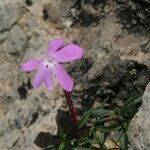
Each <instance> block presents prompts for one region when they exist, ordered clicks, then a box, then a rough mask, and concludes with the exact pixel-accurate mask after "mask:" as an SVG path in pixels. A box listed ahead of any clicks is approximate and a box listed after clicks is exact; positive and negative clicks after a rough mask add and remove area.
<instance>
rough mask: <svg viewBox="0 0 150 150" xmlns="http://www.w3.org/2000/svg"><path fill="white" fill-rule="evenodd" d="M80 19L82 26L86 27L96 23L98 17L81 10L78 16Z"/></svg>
mask: <svg viewBox="0 0 150 150" xmlns="http://www.w3.org/2000/svg"><path fill="white" fill-rule="evenodd" d="M78 18H79V19H80V24H81V26H83V27H88V26H90V25H91V24H94V23H95V24H96V25H97V24H98V21H99V18H98V17H97V16H94V15H93V14H90V13H87V12H85V11H83V12H82V13H81V14H80V15H79V17H78Z"/></svg>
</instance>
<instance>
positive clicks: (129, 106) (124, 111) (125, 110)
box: [121, 96, 142, 116]
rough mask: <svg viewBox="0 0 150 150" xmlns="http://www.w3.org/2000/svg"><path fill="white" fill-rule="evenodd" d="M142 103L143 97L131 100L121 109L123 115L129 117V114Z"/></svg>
mask: <svg viewBox="0 0 150 150" xmlns="http://www.w3.org/2000/svg"><path fill="white" fill-rule="evenodd" d="M141 101H142V96H140V97H134V98H133V97H132V98H130V99H129V100H128V101H127V102H126V104H125V105H124V106H123V107H122V109H121V115H122V116H126V115H128V112H129V111H130V110H131V109H132V108H133V107H135V105H136V104H138V103H140V102H141Z"/></svg>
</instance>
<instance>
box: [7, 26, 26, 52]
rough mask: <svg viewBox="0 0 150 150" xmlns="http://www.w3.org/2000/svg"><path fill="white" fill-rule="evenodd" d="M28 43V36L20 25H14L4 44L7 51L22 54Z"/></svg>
mask: <svg viewBox="0 0 150 150" xmlns="http://www.w3.org/2000/svg"><path fill="white" fill-rule="evenodd" d="M26 43H27V36H26V34H25V33H24V31H23V30H22V29H21V28H20V27H19V26H14V27H13V28H12V29H11V31H10V32H9V37H8V38H7V40H6V42H5V44H4V50H5V52H8V53H10V54H20V53H21V52H22V50H24V48H25V46H26Z"/></svg>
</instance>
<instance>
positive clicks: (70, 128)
mask: <svg viewBox="0 0 150 150" xmlns="http://www.w3.org/2000/svg"><path fill="white" fill-rule="evenodd" d="M56 122H57V126H58V133H57V135H51V134H50V133H49V132H40V133H39V134H38V136H37V137H36V139H35V141H34V143H35V145H36V146H38V147H40V148H44V149H45V148H46V149H47V150H48V147H51V146H52V147H53V146H54V148H56V147H58V146H59V145H60V143H61V142H62V141H63V140H64V138H65V137H64V135H65V136H66V137H67V138H68V137H69V138H70V139H71V138H75V137H77V126H76V125H75V124H74V122H73V120H72V116H71V115H69V112H66V111H63V110H58V113H57V118H56ZM66 149H71V147H70V145H69V142H68V145H67V147H66Z"/></svg>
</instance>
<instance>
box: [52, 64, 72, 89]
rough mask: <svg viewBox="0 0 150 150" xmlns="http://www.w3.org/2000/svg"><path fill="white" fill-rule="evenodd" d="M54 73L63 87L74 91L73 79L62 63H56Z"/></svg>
mask: <svg viewBox="0 0 150 150" xmlns="http://www.w3.org/2000/svg"><path fill="white" fill-rule="evenodd" d="M54 73H55V75H56V78H57V80H58V82H59V84H60V85H61V86H62V87H63V89H64V90H66V91H68V92H70V91H72V89H73V85H74V83H73V80H72V78H71V77H70V75H69V74H68V73H67V72H66V71H65V70H64V68H63V67H62V66H61V65H60V64H57V65H56V67H55V68H54Z"/></svg>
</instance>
